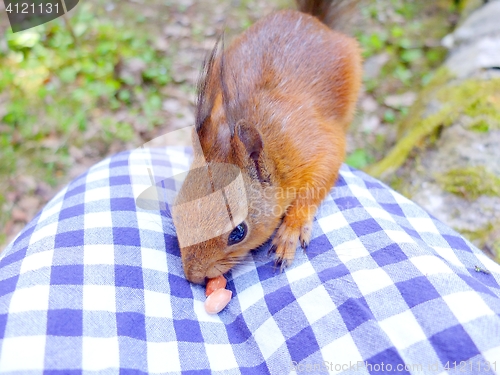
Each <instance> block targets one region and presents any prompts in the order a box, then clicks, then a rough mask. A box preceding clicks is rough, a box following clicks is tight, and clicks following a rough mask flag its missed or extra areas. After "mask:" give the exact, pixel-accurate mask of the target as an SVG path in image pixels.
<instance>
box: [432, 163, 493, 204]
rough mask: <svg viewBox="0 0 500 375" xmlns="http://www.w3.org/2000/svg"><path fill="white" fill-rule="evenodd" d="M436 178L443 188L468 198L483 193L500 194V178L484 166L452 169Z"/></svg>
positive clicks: (474, 197)
mask: <svg viewBox="0 0 500 375" xmlns="http://www.w3.org/2000/svg"><path fill="white" fill-rule="evenodd" d="M436 180H437V182H438V183H439V184H440V185H441V187H442V189H443V190H445V191H447V192H449V193H453V194H456V195H459V196H461V197H463V198H465V199H468V200H475V199H477V198H479V197H480V196H481V195H489V196H500V178H498V177H497V176H495V175H494V174H493V173H491V172H489V171H488V170H487V169H486V168H485V167H484V166H478V167H467V168H462V169H452V170H449V171H448V172H446V173H445V174H444V175H443V176H439V177H438V178H437V179H436Z"/></svg>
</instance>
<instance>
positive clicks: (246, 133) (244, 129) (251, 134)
mask: <svg viewBox="0 0 500 375" xmlns="http://www.w3.org/2000/svg"><path fill="white" fill-rule="evenodd" d="M236 134H237V135H238V138H239V139H240V141H241V143H243V145H244V146H245V149H246V150H247V153H248V156H249V157H250V159H252V160H253V161H254V162H258V160H259V156H260V153H261V151H262V136H261V135H260V133H259V131H258V130H257V129H256V128H255V126H252V125H250V124H248V123H247V122H245V121H240V122H238V124H237V125H236Z"/></svg>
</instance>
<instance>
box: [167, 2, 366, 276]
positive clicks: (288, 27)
mask: <svg viewBox="0 0 500 375" xmlns="http://www.w3.org/2000/svg"><path fill="white" fill-rule="evenodd" d="M342 2H343V3H344V4H345V1H343V0H330V1H328V0H302V1H298V8H299V10H298V11H295V10H284V11H278V12H275V13H272V14H270V15H268V16H266V17H264V18H262V19H260V20H259V21H257V22H256V23H255V24H254V25H253V26H251V27H250V28H249V29H247V30H246V31H245V32H244V33H243V34H241V35H239V36H238V37H237V38H236V39H235V40H234V41H233V42H232V43H231V44H230V45H229V46H228V47H227V48H224V46H222V47H220V43H218V44H217V45H216V46H215V48H214V50H213V51H212V53H211V54H210V56H209V57H208V58H207V60H206V61H205V64H204V74H203V76H202V78H201V80H200V83H199V87H198V103H197V109H196V124H195V131H194V133H193V140H194V148H195V162H194V163H195V164H196V165H198V166H200V168H201V169H202V170H203V171H204V172H200V171H199V170H198V171H196V170H191V171H190V172H189V173H188V175H187V177H186V180H185V181H184V184H183V185H182V188H181V190H180V192H179V195H178V198H177V203H176V206H175V207H174V209H173V218H174V224H175V226H176V229H177V232H178V237H179V238H181V237H182V238H183V240H182V241H179V243H180V248H181V258H182V263H183V268H184V272H185V275H186V277H187V279H188V280H189V281H191V282H193V283H198V284H202V283H204V282H205V280H206V279H207V278H208V279H210V278H215V277H217V276H219V275H221V274H224V273H226V272H227V271H229V270H230V269H231V268H232V267H233V266H234V265H236V264H238V263H240V262H241V261H242V260H243V259H244V258H245V256H246V255H247V254H248V253H249V252H250V251H251V250H253V249H255V248H257V247H259V246H260V245H262V244H264V243H265V242H266V241H267V240H268V239H269V238H270V237H271V236H272V234H273V233H274V232H275V231H276V233H275V235H274V237H273V239H272V247H271V250H274V252H275V258H276V261H277V263H279V264H281V267H286V266H288V265H289V264H291V262H292V261H293V259H294V256H295V250H296V248H297V246H298V245H299V244H300V246H301V247H302V248H304V250H305V249H306V247H307V245H308V244H309V241H310V239H311V231H312V223H313V218H314V215H315V212H316V210H317V208H318V206H319V205H320V203H321V202H322V200H323V199H324V198H325V196H326V195H327V194H328V192H329V191H330V189H331V188H332V187H333V186H334V184H335V182H336V180H337V177H338V171H339V168H340V166H341V164H342V162H343V160H344V157H345V137H346V131H347V128H348V126H349V124H350V122H351V121H352V119H353V114H354V111H355V106H356V102H357V98H358V92H359V89H360V85H361V74H362V68H361V53H360V49H359V46H358V43H357V42H356V41H355V40H354V39H353V38H351V37H349V36H346V35H344V34H342V33H340V32H338V31H334V30H332V29H331V28H329V27H328V26H327V25H326V24H325V23H324V22H328V23H329V24H332V23H335V21H336V17H337V19H338V17H341V16H342V15H343V14H344V13H343V12H340V13H339V14H338V15H336V14H335V9H336V8H335V7H336V6H337V7H338V6H339V4H340V3H342ZM351 3H352V2H351ZM204 163H206V164H205V166H204V167H203V165H204ZM221 165H232V166H235V168H236V169H235V170H236V171H237V172H239V171H241V175H240V177H241V178H240V180H239V181H240V184H239V185H238V186H236V188H235V189H236V190H234V189H233V190H234V191H233V193H229V192H227V191H226V193H225V194H222V195H220V197H222V198H220V197H219V198H220V201H219V206H220V205H226V206H227V207H225V208H227V209H228V212H229V216H230V219H231V226H230V227H227V226H226V229H227V230H225V231H224V233H221V229H220V228H219V229H218V230H217V233H215V234H214V235H212V236H208V237H207V238H209V239H207V240H203V238H202V239H201V240H200V239H198V240H193V241H189V238H188V237H190V236H191V237H193V236H194V237H196V233H198V232H197V231H199V229H200V228H210V227H211V226H214V227H215V226H216V224H214V223H215V222H216V221H217V220H218V218H219V217H220V216H221V215H222V214H221V213H220V212H219V211H218V213H214V207H215V203H214V202H215V197H216V195H215V194H216V193H217V191H218V190H221V189H222V188H223V187H224V185H225V184H226V183H229V182H230V180H231V179H232V178H233V177H234V176H235V175H236V174H238V173H236V174H234V176H232V175H233V172H234V170H230V169H228V170H227V172H225V171H224V170H221V169H220V168H219V167H218V166H221ZM200 168H198V169H200ZM242 186H244V189H243V188H242ZM234 192H236V193H234ZM212 193H213V194H212ZM210 194H211V195H210ZM231 194H232V195H231ZM234 194H236V195H234ZM237 194H242V195H241V199H239V198H238V195H237ZM208 195H210V196H209V197H207V196H208ZM202 196H205V197H207V198H206V200H204V201H202V200H198V201H196V199H197V198H200V197H202ZM212 198H213V199H212ZM231 200H232V203H231V202H230V201H231ZM186 202H191V203H192V202H197V203H195V204H191V205H190V206H189V205H182V204H181V203H186ZM221 202H222V203H221ZM241 202H243V204H246V205H247V207H245V210H244V213H245V214H246V215H244V216H242V217H238V215H235V214H234V213H233V215H231V212H230V209H229V208H230V206H232V207H234V205H235V204H236V206H237V205H238V203H241ZM225 208H224V209H225ZM196 210H198V212H197V213H195V212H194V211H196ZM182 228H184V229H182ZM179 233H182V236H181V235H179ZM210 237H211V238H210ZM186 239H187V240H186Z"/></svg>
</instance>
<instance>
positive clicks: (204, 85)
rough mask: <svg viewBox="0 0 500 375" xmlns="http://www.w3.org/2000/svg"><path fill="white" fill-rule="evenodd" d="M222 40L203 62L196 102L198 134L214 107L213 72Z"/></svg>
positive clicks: (219, 39)
mask: <svg viewBox="0 0 500 375" xmlns="http://www.w3.org/2000/svg"><path fill="white" fill-rule="evenodd" d="M221 38H222V35H221V36H219V38H218V39H217V42H216V43H215V45H214V48H213V49H212V51H211V52H210V54H208V56H207V57H206V58H205V61H204V62H203V67H202V71H201V75H200V78H199V79H198V87H197V91H198V97H197V100H196V122H195V129H196V131H197V132H199V131H200V130H201V129H202V127H203V124H204V123H205V121H206V120H207V118H208V117H209V116H210V113H211V112H212V108H213V106H214V102H215V94H216V91H215V90H214V87H213V84H214V81H213V80H214V77H213V74H214V73H213V72H214V69H215V62H216V59H217V57H218V56H219V55H220V53H221V48H220V41H221ZM211 86H212V87H211Z"/></svg>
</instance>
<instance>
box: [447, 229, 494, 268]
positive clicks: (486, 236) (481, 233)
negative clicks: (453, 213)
mask: <svg viewBox="0 0 500 375" xmlns="http://www.w3.org/2000/svg"><path fill="white" fill-rule="evenodd" d="M499 229H500V222H498V221H497V222H495V223H492V222H489V223H487V224H485V225H484V226H482V227H480V228H478V229H475V230H470V229H463V228H455V230H456V231H457V232H459V233H460V234H462V235H463V236H464V237H466V238H467V239H468V240H469V241H471V242H472V243H474V244H475V245H476V246H477V247H478V248H480V249H483V250H485V252H486V253H490V254H492V255H493V257H494V258H495V261H496V262H497V263H500V237H498V230H499Z"/></svg>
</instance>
